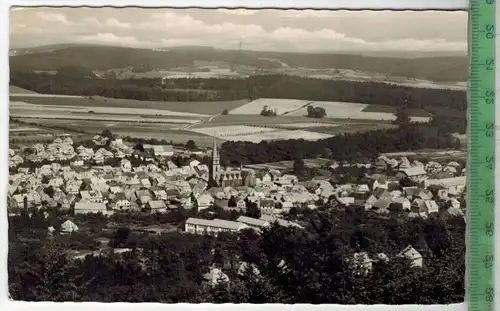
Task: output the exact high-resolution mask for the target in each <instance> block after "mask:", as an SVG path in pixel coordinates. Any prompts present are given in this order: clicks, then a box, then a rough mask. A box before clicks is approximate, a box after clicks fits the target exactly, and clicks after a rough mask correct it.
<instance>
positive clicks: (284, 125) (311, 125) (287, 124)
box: [276, 123, 341, 128]
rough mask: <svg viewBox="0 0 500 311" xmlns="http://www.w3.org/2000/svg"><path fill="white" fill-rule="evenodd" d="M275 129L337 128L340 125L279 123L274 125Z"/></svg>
mask: <svg viewBox="0 0 500 311" xmlns="http://www.w3.org/2000/svg"><path fill="white" fill-rule="evenodd" d="M276 126H277V127H290V128H311V127H329V126H331V127H338V126H341V125H340V124H334V123H330V124H328V123H281V124H276Z"/></svg>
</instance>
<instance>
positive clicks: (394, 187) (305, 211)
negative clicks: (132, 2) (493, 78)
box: [5, 7, 493, 305]
mask: <svg viewBox="0 0 500 311" xmlns="http://www.w3.org/2000/svg"><path fill="white" fill-rule="evenodd" d="M431 13H432V14H431ZM9 21H10V27H9V30H10V36H9V38H10V47H9V119H8V120H9V121H8V123H9V146H8V169H9V179H8V185H7V187H6V188H7V189H6V191H5V192H6V193H7V195H6V201H7V202H6V203H7V208H6V213H7V214H8V256H7V266H8V278H9V280H8V293H9V297H10V298H11V300H17V301H54V302H65V301H70V302H100V303H106V302H133V303H140V302H148V303H184V304H186V303H188V304H196V303H226V304H227V303H249V304H262V303H275V304H276V303H279V304H341V305H354V304H356V305H365V304H377V305H404V304H412V305H413V304H453V303H462V302H464V297H465V287H466V282H465V274H466V267H465V265H466V244H467V243H466V227H467V225H468V223H467V222H468V220H469V219H468V218H467V217H468V216H467V215H468V212H469V211H468V206H467V203H466V202H467V191H468V190H469V191H471V190H470V189H467V185H466V184H467V183H468V182H470V180H468V179H472V177H470V176H467V172H468V170H469V169H470V168H469V167H467V165H468V164H467V148H468V147H470V146H468V144H470V143H469V138H470V135H468V131H467V126H468V123H469V120H468V118H467V115H468V108H470V107H468V97H467V92H466V89H467V85H468V84H467V79H468V76H469V75H468V69H469V62H468V59H467V55H468V53H467V35H466V29H467V21H468V18H467V12H453V13H450V12H437V11H436V12H425V11H397V12H395V11H390V10H383V11H377V12H374V11H363V10H355V11H349V10H341V11H335V10H296V11H294V10H289V9H287V10H274V9H252V10H248V9H237V10H232V9H201V8H189V9H188V8H175V9H174V8H155V9H151V10H150V9H147V10H146V9H144V8H142V7H127V8H125V7H124V8H119V9H117V8H112V7H109V8H101V7H99V8H93V7H85V8H83V7H82V8H80V7H78V8H77V7H71V8H70V7H50V8H49V7H30V8H27V7H26V8H21V7H18V8H12V9H11V12H10V19H9ZM359 21H362V25H361V26H360V25H358V24H359ZM420 21H424V23H420ZM353 22H355V23H357V24H356V27H353V24H352V23H353ZM394 25H405V27H403V28H404V29H400V28H401V27H397V26H396V27H394ZM442 25H448V26H447V27H443V26H442ZM358 26H360V27H358ZM40 29H43V33H40ZM435 29H441V30H442V31H440V32H439V33H436V32H435V31H434V30H435ZM61 30H64V31H63V32H64V33H63V32H61ZM488 167H489V168H491V167H492V166H491V163H490V166H488ZM487 194H488V193H487ZM492 201H493V197H492V196H488V195H486V196H485V197H484V201H481V202H485V204H486V203H491V202H492ZM470 218H471V219H472V217H470ZM487 230H489V228H487ZM487 233H489V231H488V232H487ZM467 246H468V245H467Z"/></svg>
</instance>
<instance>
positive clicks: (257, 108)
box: [229, 98, 309, 115]
mask: <svg viewBox="0 0 500 311" xmlns="http://www.w3.org/2000/svg"><path fill="white" fill-rule="evenodd" d="M308 103H309V102H308V101H305V100H299V99H281V98H260V99H257V100H254V101H252V102H249V103H248V104H246V105H243V106H241V107H238V108H236V109H233V110H231V111H230V112H229V113H230V114H244V115H246V114H260V112H261V111H262V109H263V108H264V106H267V107H268V109H271V110H275V109H276V112H277V113H276V114H277V115H284V114H289V113H290V112H292V111H295V110H297V109H300V108H301V107H304V106H306V105H307V104H308Z"/></svg>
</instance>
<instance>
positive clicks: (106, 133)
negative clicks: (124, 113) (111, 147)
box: [101, 128, 113, 139]
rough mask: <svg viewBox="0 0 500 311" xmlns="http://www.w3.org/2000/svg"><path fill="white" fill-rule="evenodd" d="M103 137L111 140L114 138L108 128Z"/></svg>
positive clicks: (103, 132) (102, 134)
mask: <svg viewBox="0 0 500 311" xmlns="http://www.w3.org/2000/svg"><path fill="white" fill-rule="evenodd" d="M101 136H103V137H107V138H110V139H111V138H113V133H111V131H110V130H109V129H108V128H106V129H104V130H103V131H102V133H101Z"/></svg>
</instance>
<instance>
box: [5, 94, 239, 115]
mask: <svg viewBox="0 0 500 311" xmlns="http://www.w3.org/2000/svg"><path fill="white" fill-rule="evenodd" d="M18 95H19V96H17V95H16V96H12V95H10V96H11V97H12V98H11V100H15V101H21V102H25V103H30V104H37V105H44V106H45V105H47V106H49V105H50V106H65V107H70V106H71V107H92V108H94V107H105V108H107V109H111V108H129V109H141V110H145V109H153V110H167V111H175V112H177V113H181V112H184V113H190V114H198V115H215V114H219V113H221V112H222V111H223V110H224V109H228V110H231V109H234V108H236V107H239V106H242V105H244V104H246V103H248V100H236V101H214V102H164V101H141V100H133V99H119V98H107V97H100V96H92V97H91V99H90V98H86V97H70V98H61V97H54V96H53V95H50V94H48V96H46V97H34V96H26V95H23V94H18ZM93 110H95V109H93ZM140 114H144V112H140Z"/></svg>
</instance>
